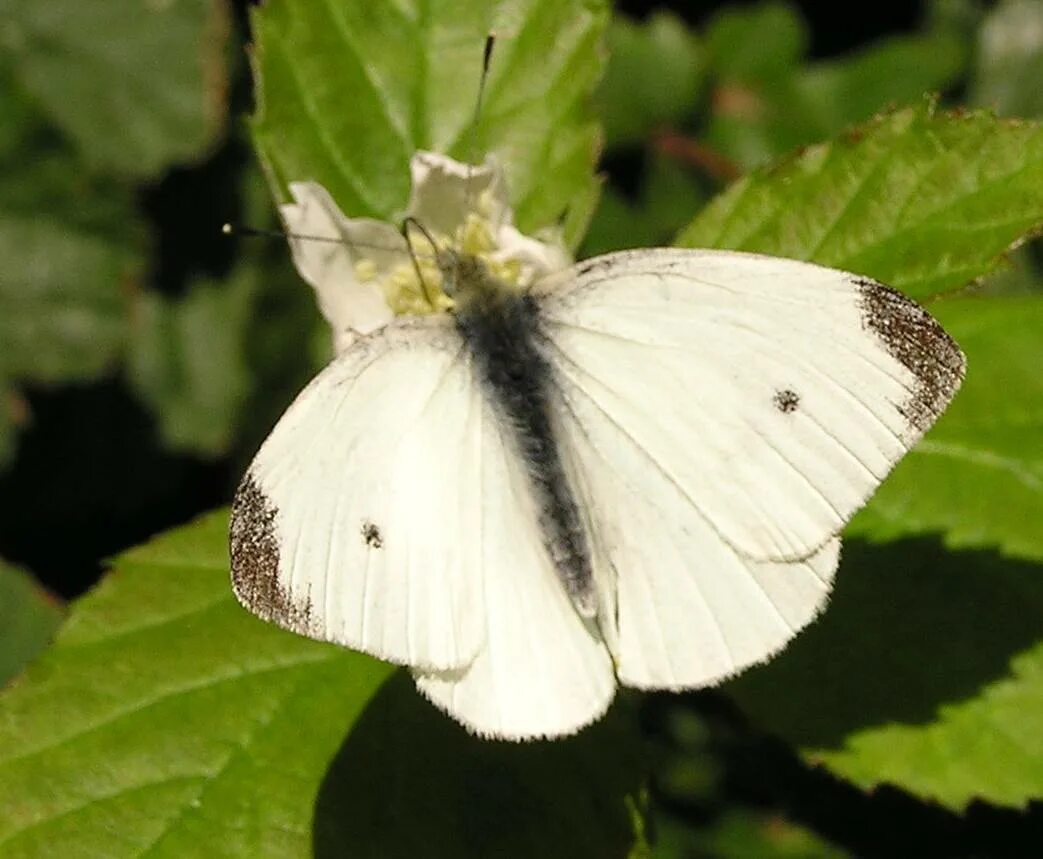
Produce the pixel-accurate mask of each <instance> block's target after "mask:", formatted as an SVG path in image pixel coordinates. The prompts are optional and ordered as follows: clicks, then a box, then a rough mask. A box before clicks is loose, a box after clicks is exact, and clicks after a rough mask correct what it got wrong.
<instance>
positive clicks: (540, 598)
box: [416, 440, 616, 740]
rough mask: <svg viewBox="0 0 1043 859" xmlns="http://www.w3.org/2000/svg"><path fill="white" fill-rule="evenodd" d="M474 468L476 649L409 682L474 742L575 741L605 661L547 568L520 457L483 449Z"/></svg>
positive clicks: (607, 677)
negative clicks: (479, 514)
mask: <svg viewBox="0 0 1043 859" xmlns="http://www.w3.org/2000/svg"><path fill="white" fill-rule="evenodd" d="M490 441H491V440H490ZM483 467H484V469H485V471H484V489H485V493H484V499H485V501H484V509H483V522H482V537H483V543H482V551H483V568H484V570H485V611H486V618H487V633H486V641H485V646H484V647H483V648H482V650H481V652H480V653H479V654H478V656H477V657H476V658H475V660H474V662H473V663H471V664H470V665H469V666H467V667H466V668H464V669H462V670H457V671H451V672H442V673H427V674H418V675H417V677H416V683H417V688H418V689H419V690H420V691H421V692H422V693H423V694H424V695H425V696H427V697H428V698H429V699H430V700H431V701H433V702H434V703H435V704H436V705H437V706H439V707H440V708H442V709H444V710H446V711H447V712H449V713H450V714H452V716H453V717H454V718H455V719H457V720H458V721H460V722H462V723H463V724H464V725H466V726H467V727H468V728H469V729H470V730H471V731H473V732H475V733H477V734H481V735H483V736H490V737H502V738H506V739H515V740H517V739H531V738H533V737H555V736H561V735H564V734H571V733H574V732H575V731H578V730H579V729H580V728H582V727H583V726H584V725H586V724H588V723H590V722H592V721H594V720H595V719H597V718H598V717H599V716H600V715H601V714H602V713H604V711H605V710H606V708H607V707H608V705H609V703H610V702H611V700H612V697H613V695H614V693H615V688H616V678H615V675H614V672H613V665H612V660H611V658H610V656H609V652H608V650H607V649H606V646H605V642H604V641H603V639H602V637H601V634H600V631H599V630H598V629H597V628H596V627H595V625H594V624H593V623H591V622H589V621H584V620H583V619H582V618H581V617H580V615H579V614H578V613H577V611H576V609H575V606H574V605H573V604H572V601H571V600H570V599H569V597H568V594H567V593H566V591H565V588H564V587H563V586H562V582H561V577H560V575H559V573H558V570H557V569H556V567H555V566H554V564H553V563H552V562H551V559H550V556H549V555H548V553H547V550H546V547H545V544H544V541H543V539H542V536H541V534H540V532H539V530H538V529H537V528H536V523H537V522H538V521H539V511H538V510H537V509H536V507H535V505H534V503H533V501H532V496H531V493H530V488H529V479H528V475H527V474H526V473H525V470H524V469H525V466H524V464H523V461H522V459H521V458H520V457H519V456H518V455H517V454H516V453H515V452H513V451H509V450H507V449H506V448H505V447H504V446H503V445H496V444H494V443H490V444H489V445H488V447H487V449H486V453H485V456H484V458H483Z"/></svg>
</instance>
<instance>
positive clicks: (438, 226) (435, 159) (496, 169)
mask: <svg viewBox="0 0 1043 859" xmlns="http://www.w3.org/2000/svg"><path fill="white" fill-rule="evenodd" d="M409 171H410V174H411V175H412V178H413V190H412V193H411V194H410V197H409V207H408V209H407V214H409V215H410V216H412V217H414V218H416V219H417V220H418V221H419V222H420V223H421V224H423V226H424V227H425V228H426V229H428V230H429V231H430V232H432V233H441V234H443V235H447V236H451V235H453V234H454V233H455V232H456V229H457V228H458V227H459V226H461V225H462V224H463V223H464V221H465V220H466V219H467V216H468V214H469V213H470V212H473V211H475V210H476V208H477V207H478V206H479V205H482V206H483V207H488V210H487V211H483V212H482V213H481V214H482V217H483V218H485V219H486V220H487V221H489V222H491V223H492V225H493V226H494V227H499V226H500V225H501V224H503V223H510V221H511V218H512V215H511V208H510V205H509V203H508V200H507V183H506V182H505V181H504V176H503V170H502V168H501V167H500V166H499V164H497V162H496V161H495V160H494V159H493V158H486V160H485V163H484V164H474V165H472V164H463V163H461V162H460V161H455V160H453V159H452V158H448V157H446V156H445V155H439V154H438V153H436V152H425V151H423V150H421V151H419V152H417V153H416V154H415V155H414V156H413V160H412V161H411V162H410V165H409Z"/></svg>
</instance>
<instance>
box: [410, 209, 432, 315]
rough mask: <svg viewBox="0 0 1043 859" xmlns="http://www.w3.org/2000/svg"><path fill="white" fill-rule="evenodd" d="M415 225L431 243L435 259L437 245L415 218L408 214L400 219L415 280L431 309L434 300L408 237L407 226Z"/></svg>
mask: <svg viewBox="0 0 1043 859" xmlns="http://www.w3.org/2000/svg"><path fill="white" fill-rule="evenodd" d="M410 227H416V228H417V229H418V230H419V231H420V234H421V235H422V236H423V237H424V238H425V239H427V241H428V243H429V244H430V245H431V249H432V250H433V251H434V252H435V260H437V259H438V245H437V244H436V243H435V239H434V236H432V235H431V234H430V233H429V232H428V231H427V228H426V227H425V226H424V225H423V224H421V223H420V221H418V220H417V219H416V218H414V217H412V216H409V217H406V218H403V219H402V227H401V232H402V238H403V239H405V240H406V247H407V248H409V258H410V259H411V260H412V261H413V271H415V272H416V277H417V280H419V281H420V288H421V289H422V290H423V291H424V298H425V299H426V301H427V303H428V305H429V306H430V307H431V309H432V310H436V309H437V307H436V306H435V301H434V299H433V298H432V297H431V292H430V290H429V289H428V286H427V281H426V280H425V279H424V273H423V272H422V271H421V270H420V260H419V259H417V255H416V253H415V252H414V251H413V243H412V242H411V241H410V239H409V228H410Z"/></svg>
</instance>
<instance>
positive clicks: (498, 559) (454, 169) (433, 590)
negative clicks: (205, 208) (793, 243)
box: [230, 46, 965, 739]
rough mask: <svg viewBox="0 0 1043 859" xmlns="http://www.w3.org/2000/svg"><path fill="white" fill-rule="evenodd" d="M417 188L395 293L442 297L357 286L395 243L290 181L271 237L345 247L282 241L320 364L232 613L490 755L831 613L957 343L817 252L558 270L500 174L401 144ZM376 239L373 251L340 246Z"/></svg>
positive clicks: (246, 524)
mask: <svg viewBox="0 0 1043 859" xmlns="http://www.w3.org/2000/svg"><path fill="white" fill-rule="evenodd" d="M487 59H488V46H487V55H486V60H487ZM413 173H414V198H413V200H412V201H411V204H410V214H411V216H412V218H414V219H415V220H416V221H417V222H418V223H419V224H421V225H423V227H424V231H425V232H426V231H427V230H428V228H430V230H431V231H432V232H436V233H437V234H438V236H439V239H440V240H439V241H435V240H432V241H431V244H432V245H433V248H434V257H433V258H432V259H429V260H426V261H425V265H426V274H425V273H424V272H422V271H421V270H420V264H419V262H417V259H418V258H417V257H416V256H414V262H416V264H417V272H418V274H419V277H418V278H416V281H417V283H418V284H419V285H420V286H426V282H427V281H431V282H432V283H434V282H435V281H437V282H438V283H439V284H440V288H439V289H438V290H437V296H436V297H437V307H439V308H443V309H444V312H437V313H430V312H426V313H422V314H420V315H416V314H415V313H413V312H411V309H413V310H415V309H416V308H418V307H420V306H421V305H420V304H409V303H408V301H406V299H403V298H402V296H403V295H406V296H409V295H412V296H413V298H412V299H409V300H415V301H417V302H419V301H421V298H420V297H418V296H420V293H419V292H418V291H417V290H416V289H414V291H413V292H412V293H410V292H409V291H408V290H405V291H403V290H400V289H398V288H397V287H396V290H397V291H396V290H389V288H388V284H389V283H391V282H396V281H395V278H397V277H399V275H400V274H401V271H399V272H398V273H392V274H388V275H386V276H385V277H384V279H383V280H382V281H381V280H380V278H379V277H375V276H374V271H378V270H379V271H385V273H386V271H387V270H389V269H388V266H390V265H391V262H389V260H392V259H395V258H397V259H401V258H402V256H403V255H404V253H405V252H406V251H407V250H408V248H407V246H406V245H405V243H404V242H403V241H402V239H401V237H400V236H398V235H397V233H396V232H395V231H394V230H393V229H392V228H391V227H390V226H388V225H385V224H379V223H376V222H372V221H364V220H361V219H359V220H349V219H346V218H344V216H343V215H341V214H340V212H339V210H337V209H336V206H335V204H333V202H332V200H330V199H329V197H328V195H327V194H326V193H325V191H324V190H323V189H321V188H320V187H319V186H316V185H314V184H310V183H305V184H300V185H295V186H294V185H291V189H292V190H293V192H294V194H295V196H296V197H297V203H296V204H295V205H294V206H289V207H285V208H284V215H285V216H286V220H287V224H288V226H289V227H290V229H291V233H292V232H297V233H307V234H313V235H315V234H317V235H319V237H325V238H328V239H332V240H335V241H333V242H332V243H327V244H326V246H325V247H323V248H317V247H316V245H315V244H313V245H311V246H309V245H307V243H303V242H299V241H295V240H293V239H292V236H291V245H292V246H293V249H294V253H295V258H296V260H297V263H298V268H299V269H300V271H301V273H302V275H303V276H304V277H305V279H307V280H309V282H311V283H312V284H313V285H314V286H316V289H317V290H318V292H319V298H320V305H321V306H322V309H323V312H324V313H325V314H326V316H327V318H328V319H329V320H330V321H331V323H332V324H333V325H334V330H335V339H336V344H337V349H338V353H339V354H338V356H337V357H336V358H335V359H334V360H333V362H332V363H331V364H330V365H329V366H328V367H326V369H324V370H323V371H322V372H320V373H319V374H318V375H317V376H316V377H315V379H314V380H313V381H312V382H311V383H310V384H309V385H308V386H307V387H306V388H305V389H304V390H303V391H302V392H301V393H300V395H299V396H298V397H297V399H296V400H295V401H294V403H293V404H292V405H291V406H290V407H289V409H288V410H287V411H286V413H285V414H284V415H283V417H282V418H281V419H280V421H279V422H278V424H277V425H276V427H275V428H274V430H273V431H272V433H271V434H270V435H269V437H268V438H267V440H266V441H265V442H264V444H263V445H262V447H261V449H260V451H259V452H258V453H257V455H256V457H255V459H254V460H253V462H252V464H251V465H250V467H249V469H248V470H247V472H246V475H245V476H244V477H243V480H242V483H241V484H240V486H239V489H238V490H237V492H236V496H235V500H234V503H233V509H232V522H231V539H230V544H231V546H230V548H231V561H232V583H233V589H234V591H235V593H236V595H237V597H238V598H239V600H240V601H241V602H242V603H243V605H244V606H246V607H247V608H248V609H250V610H251V611H253V612H254V613H256V614H257V615H259V616H260V617H262V618H264V619H266V620H269V621H272V622H274V623H276V624H278V625H280V626H282V627H285V628H287V629H289V630H292V631H294V632H297V633H300V634H302V635H307V636H310V637H312V638H317V639H321V640H327V641H331V642H335V643H337V644H340V645H343V646H346V647H350V648H353V649H357V650H361V651H364V652H367V653H370V654H373V655H374V656H377V657H379V658H381V659H385V660H388V661H391V662H395V663H399V664H404V665H408V666H410V667H411V669H412V671H413V673H414V676H415V679H416V684H417V687H418V688H419V690H420V691H421V692H422V693H423V694H424V695H426V696H427V697H428V698H429V699H430V700H431V701H433V702H434V703H435V704H436V705H437V706H439V707H441V708H442V709H443V710H445V711H446V712H447V713H449V714H450V715H451V716H452V717H453V718H455V719H457V720H458V721H459V722H461V723H463V724H464V725H465V726H466V727H468V728H469V729H470V730H472V731H473V732H475V733H478V734H481V735H485V736H491V737H502V738H508V739H527V738H533V737H554V736H560V735H564V734H568V733H572V732H575V731H576V730H578V729H580V728H581V727H583V726H584V725H586V724H588V723H589V722H591V721H593V720H595V719H597V718H598V717H599V716H600V715H601V714H602V713H603V712H604V711H605V710H606V709H607V707H608V706H609V704H610V702H611V700H612V697H613V695H614V691H615V689H616V686H617V683H621V684H623V685H626V686H632V687H638V688H644V689H675V690H677V689H690V688H697V687H701V686H707V685H711V684H713V683H716V682H718V681H720V680H722V679H723V678H726V677H729V676H731V675H733V674H735V673H737V672H739V671H741V670H743V669H744V668H745V667H747V666H749V665H751V664H753V663H756V662H760V661H763V660H765V659H767V658H768V657H769V656H771V655H772V654H774V653H775V652H777V651H778V650H780V649H781V648H782V647H783V646H785V644H786V643H787V642H788V641H789V640H790V639H791V638H792V637H793V636H794V635H795V634H796V633H797V632H798V631H799V630H800V629H801V628H802V627H804V626H805V625H806V624H807V623H809V622H810V621H811V620H812V619H813V618H814V616H815V615H816V614H817V613H818V612H819V611H820V610H821V608H822V607H823V605H824V604H825V601H826V598H827V596H828V594H829V591H830V589H831V585H832V579H833V575H834V573H835V571H836V567H837V563H838V560H839V552H840V538H839V536H838V535H839V534H840V532H841V530H842V528H843V527H844V525H845V523H846V522H847V521H848V519H849V518H850V517H851V516H852V515H853V514H854V512H855V511H856V510H857V509H858V508H859V507H861V506H862V505H863V504H864V503H865V501H866V500H867V498H868V497H869V495H870V494H871V493H872V492H873V491H874V490H875V488H876V487H877V486H878V485H879V483H880V482H881V481H882V480H883V479H884V477H885V476H886V475H887V473H888V472H889V471H890V469H891V468H892V467H893V466H894V464H895V463H896V462H897V461H898V459H899V458H901V456H902V455H903V454H904V453H905V452H906V451H908V450H909V449H910V448H911V447H912V446H913V445H914V444H915V443H916V442H917V440H918V439H919V438H920V437H921V436H922V434H923V433H924V432H925V431H926V430H927V429H928V428H929V427H930V426H931V424H932V423H933V422H934V421H935V419H937V417H938V416H939V415H940V414H941V413H942V411H943V410H944V409H945V407H946V405H947V404H948V403H949V401H950V399H951V398H952V397H953V395H954V394H955V392H956V390H957V388H958V387H959V385H960V382H961V381H962V378H963V373H964V364H965V362H964V357H963V354H962V353H961V352H960V350H959V348H958V347H957V345H956V344H955V343H954V342H953V341H952V339H951V338H949V336H948V335H947V334H946V333H945V331H943V330H942V328H941V327H940V326H939V325H938V323H937V322H935V320H934V319H933V318H932V317H931V316H930V315H929V314H928V313H927V312H926V311H924V310H923V309H922V308H920V307H919V306H918V305H917V304H915V303H914V302H912V301H910V300H909V299H907V298H905V297H904V296H902V295H901V294H899V293H897V292H895V291H894V290H892V289H889V288H888V287H886V286H883V285H881V284H879V283H877V282H875V281H872V280H869V279H867V278H864V277H860V276H858V275H854V274H848V273H845V272H841V271H836V270H833V269H828V268H823V267H821V266H817V265H812V264H810V263H805V262H798V261H794V260H787V259H778V258H773V257H767V256H759V255H754V254H747V253H738V252H732V251H716V250H681V249H668V248H656V249H649V250H638V251H625V252H620V253H614V254H608V255H605V256H601V257H597V258H594V259H590V260H586V261H583V262H580V263H578V264H576V265H571V266H567V265H564V262H563V260H564V257H563V255H562V254H561V253H560V250H559V251H555V249H554V248H553V247H552V246H551V245H547V244H542V243H540V242H537V241H535V240H533V239H530V238H527V237H524V236H521V234H520V233H518V232H517V230H514V228H513V226H512V225H511V219H510V211H509V208H508V207H507V205H506V192H505V190H504V187H503V180H502V176H500V175H499V173H498V172H497V171H496V170H495V169H493V168H491V167H489V166H488V165H486V166H484V167H480V168H470V167H466V166H465V165H460V164H457V163H456V162H452V161H450V160H449V159H446V158H444V157H441V156H434V155H431V154H429V153H419V154H418V155H417V156H416V158H415V159H414V164H413ZM472 201H481V205H479V207H478V208H479V209H481V213H480V214H481V219H480V220H481V223H482V224H484V226H483V227H482V229H480V230H479V231H478V233H479V238H480V240H479V241H475V240H474V230H473V229H472V227H473V226H474V223H473V222H472V221H473V217H474V213H473V212H463V213H461V214H460V216H459V218H457V220H456V221H453V219H452V218H449V220H448V221H447V220H446V218H447V214H446V213H447V212H448V211H451V210H454V209H466V208H467V204H468V202H472ZM389 233H390V235H389ZM445 236H453V237H455V241H448V242H446V241H445V239H444V237H445ZM468 236H470V238H468ZM396 239H397V240H398V242H399V244H398V245H397V247H395V248H393V249H389V248H391V246H392V244H393V242H394V240H396ZM367 244H368V245H370V246H373V245H381V244H383V245H385V248H384V249H383V250H381V251H379V252H375V253H374V254H373V255H371V257H370V258H366V259H363V260H362V261H359V260H356V259H355V258H354V257H353V256H352V253H353V248H355V247H361V246H365V245H367ZM378 281H379V284H378ZM415 285H416V284H414V286H415ZM389 296H391V297H393V298H394V300H392V299H391V298H389ZM396 301H397V302H399V305H398V306H397V309H398V310H399V311H400V312H401V311H402V310H403V309H404V310H405V311H406V312H405V314H404V315H397V316H396V314H395V312H393V311H394V310H395V309H396V305H395V302H396ZM403 301H406V303H405V304H404V305H403V304H402V303H401V302H403ZM426 301H427V302H428V303H429V304H430V303H432V302H431V298H430V297H427V298H426Z"/></svg>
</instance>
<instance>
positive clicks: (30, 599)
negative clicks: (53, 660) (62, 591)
mask: <svg viewBox="0 0 1043 859" xmlns="http://www.w3.org/2000/svg"><path fill="white" fill-rule="evenodd" d="M62 614H63V612H62V607H61V605H60V604H59V603H58V601H57V600H56V599H55V598H54V597H53V596H51V595H50V594H48V593H47V592H45V591H44V590H43V588H41V587H40V585H39V584H37V583H36V581H35V580H34V579H33V577H32V576H31V575H30V574H29V573H27V572H25V570H20V569H18V568H17V567H13V566H11V565H10V564H5V563H3V562H2V561H0V686H3V685H5V684H6V683H7V682H8V681H9V680H10V679H11V678H12V677H14V676H15V675H17V674H18V673H19V672H20V671H21V670H22V668H23V666H24V665H25V663H26V662H28V661H29V660H30V659H31V658H32V657H33V656H35V655H36V654H37V653H38V652H39V651H41V650H42V649H43V648H44V647H46V646H47V643H48V642H49V641H50V640H51V636H52V635H53V634H54V632H55V630H57V629H58V626H59V625H60V624H61V622H62Z"/></svg>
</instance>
